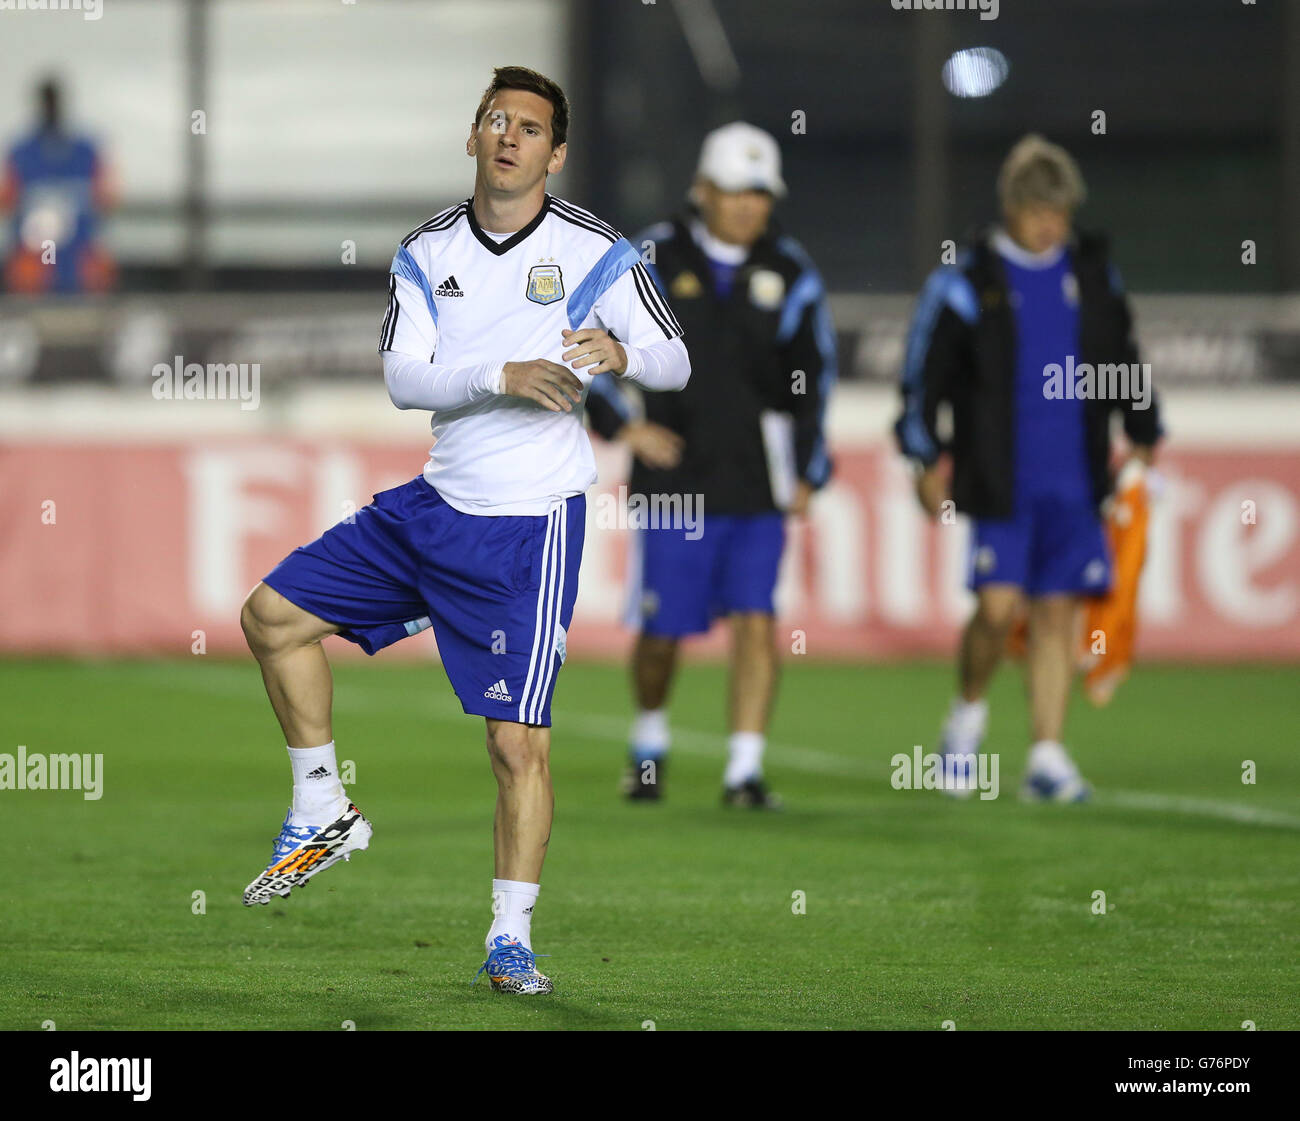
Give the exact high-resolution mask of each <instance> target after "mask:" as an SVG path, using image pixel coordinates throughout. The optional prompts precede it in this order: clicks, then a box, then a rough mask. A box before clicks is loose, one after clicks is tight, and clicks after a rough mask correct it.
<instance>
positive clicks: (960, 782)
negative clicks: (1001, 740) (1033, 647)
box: [940, 584, 1024, 798]
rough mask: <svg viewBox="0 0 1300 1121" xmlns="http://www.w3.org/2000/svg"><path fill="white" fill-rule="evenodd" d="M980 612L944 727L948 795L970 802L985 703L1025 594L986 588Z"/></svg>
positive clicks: (967, 632)
mask: <svg viewBox="0 0 1300 1121" xmlns="http://www.w3.org/2000/svg"><path fill="white" fill-rule="evenodd" d="M976 597H977V598H976V605H975V611H974V613H973V614H972V615H971V617H970V620H969V621H968V622H967V624H966V627H965V629H964V630H963V631H962V635H961V646H960V648H959V650H958V654H957V678H958V686H959V689H958V695H957V696H956V697H954V698H953V701H952V707H951V708H950V709H949V711H948V718H947V720H946V721H945V722H944V726H943V741H942V744H941V747H940V750H941V752H942V753H943V790H944V792H945V793H947V794H951V795H954V796H955V797H960V798H965V797H969V796H970V795H971V794H972V793H973V792H974V790H975V783H976V778H977V777H978V772H977V759H976V755H977V753H978V752H979V749H980V744H981V743H982V742H983V740H984V730H985V728H986V727H987V725H988V703H987V702H986V701H985V699H984V695H985V693H987V692H988V687H989V683H990V682H991V681H992V680H993V675H994V673H996V672H997V668H998V665H999V663H1000V662H1001V661H1002V655H1003V653H1004V652H1005V650H1006V647H1007V636H1008V635H1009V634H1010V633H1011V628H1012V627H1013V626H1015V624H1016V621H1017V620H1018V619H1019V618H1020V616H1021V613H1022V612H1023V611H1024V595H1023V593H1022V592H1021V590H1020V589H1019V588H1018V587H1017V586H1016V585H1014V584H985V585H984V586H983V587H981V588H980V589H979V590H978V592H977V593H976Z"/></svg>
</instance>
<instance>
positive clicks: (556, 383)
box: [501, 358, 582, 413]
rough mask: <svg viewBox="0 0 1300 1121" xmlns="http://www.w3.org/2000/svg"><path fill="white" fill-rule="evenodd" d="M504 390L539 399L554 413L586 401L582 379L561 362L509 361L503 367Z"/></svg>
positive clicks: (528, 399) (510, 394) (539, 402)
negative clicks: (583, 398) (584, 399)
mask: <svg viewBox="0 0 1300 1121" xmlns="http://www.w3.org/2000/svg"><path fill="white" fill-rule="evenodd" d="M501 392H502V393H505V394H507V395H509V396H511V397H522V398H524V400H526V401H536V402H537V403H538V404H539V405H543V406H545V407H546V408H548V409H550V410H551V412H553V413H559V412H565V413H568V412H572V411H573V406H574V405H576V404H577V403H578V402H579V401H581V400H582V382H581V381H579V380H578V378H577V376H576V375H575V374H573V373H571V372H570V371H569V370H566V369H565V368H564V367H563V366H561V365H560V364H559V363H558V362H549V361H547V360H546V359H545V358H535V359H533V361H531V362H507V363H506V364H505V366H504V367H503V368H502V374H501Z"/></svg>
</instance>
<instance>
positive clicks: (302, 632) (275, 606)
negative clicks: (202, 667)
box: [239, 584, 334, 657]
mask: <svg viewBox="0 0 1300 1121" xmlns="http://www.w3.org/2000/svg"><path fill="white" fill-rule="evenodd" d="M239 625H240V626H241V627H243V629H244V638H245V640H246V641H247V642H248V648H249V649H250V650H251V651H252V652H253V653H254V654H255V655H257V656H259V657H260V656H262V655H264V654H274V653H276V652H277V651H280V650H283V649H287V648H289V647H291V646H302V645H305V644H307V643H310V642H314V641H317V640H318V639H320V638H322V637H324V636H325V635H326V634H329V633H331V631H332V630H333V629H334V628H333V627H331V626H330V624H328V623H326V622H325V621H324V620H322V619H317V618H316V616H314V615H312V614H311V613H310V612H309V611H304V610H303V609H302V608H301V607H298V606H297V605H296V604H293V603H290V602H289V600H287V599H285V598H284V596H282V595H281V594H280V593H279V592H277V591H276V590H275V589H274V588H272V587H271V586H270V585H268V584H258V585H257V587H255V588H254V589H253V590H252V591H251V592H249V593H248V598H247V599H246V600H244V606H243V608H242V609H241V610H240V612H239Z"/></svg>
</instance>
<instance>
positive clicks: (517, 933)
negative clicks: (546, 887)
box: [485, 880, 542, 953]
mask: <svg viewBox="0 0 1300 1121" xmlns="http://www.w3.org/2000/svg"><path fill="white" fill-rule="evenodd" d="M541 890H542V887H541V884H527V883H524V882H523V881H522V880H493V881H492V914H493V919H492V928H491V929H490V930H489V931H488V933H487V939H486V940H485V945H486V946H487V950H488V952H489V953H491V952H492V943H493V941H494V940H495V939H496V937H497V935H499V934H506V935H509V936H510V937H511V938H513V939H515V941H517V942H520V943H522V944H523V945H524V946H527V947H528V949H530V950H531V949H532V948H533V944H532V927H533V906H534V904H536V902H537V893H538V892H539V891H541Z"/></svg>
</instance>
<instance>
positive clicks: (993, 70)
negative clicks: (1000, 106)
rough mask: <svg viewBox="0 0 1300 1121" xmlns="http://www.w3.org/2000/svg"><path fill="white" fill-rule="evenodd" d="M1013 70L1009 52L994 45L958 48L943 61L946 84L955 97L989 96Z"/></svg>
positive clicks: (944, 82)
mask: <svg viewBox="0 0 1300 1121" xmlns="http://www.w3.org/2000/svg"><path fill="white" fill-rule="evenodd" d="M1010 72H1011V64H1010V63H1009V62H1008V61H1007V58H1006V55H1004V54H1003V53H1002V52H1001V51H999V50H996V49H994V48H993V47H969V48H967V49H966V50H960V51H956V52H955V53H954V54H953V55H952V56H951V57H950V58H949V59H948V61H947V62H945V63H944V64H943V84H944V87H945V88H946V89H947V90H948V92H949V93H950V94H952V95H953V96H954V97H987V96H988V95H989V94H991V93H992V92H993V91H994V90H995V89H997V88H998V87H999V86H1000V85H1002V83H1003V82H1005V81H1006V80H1007V75H1008V74H1009V73H1010Z"/></svg>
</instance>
